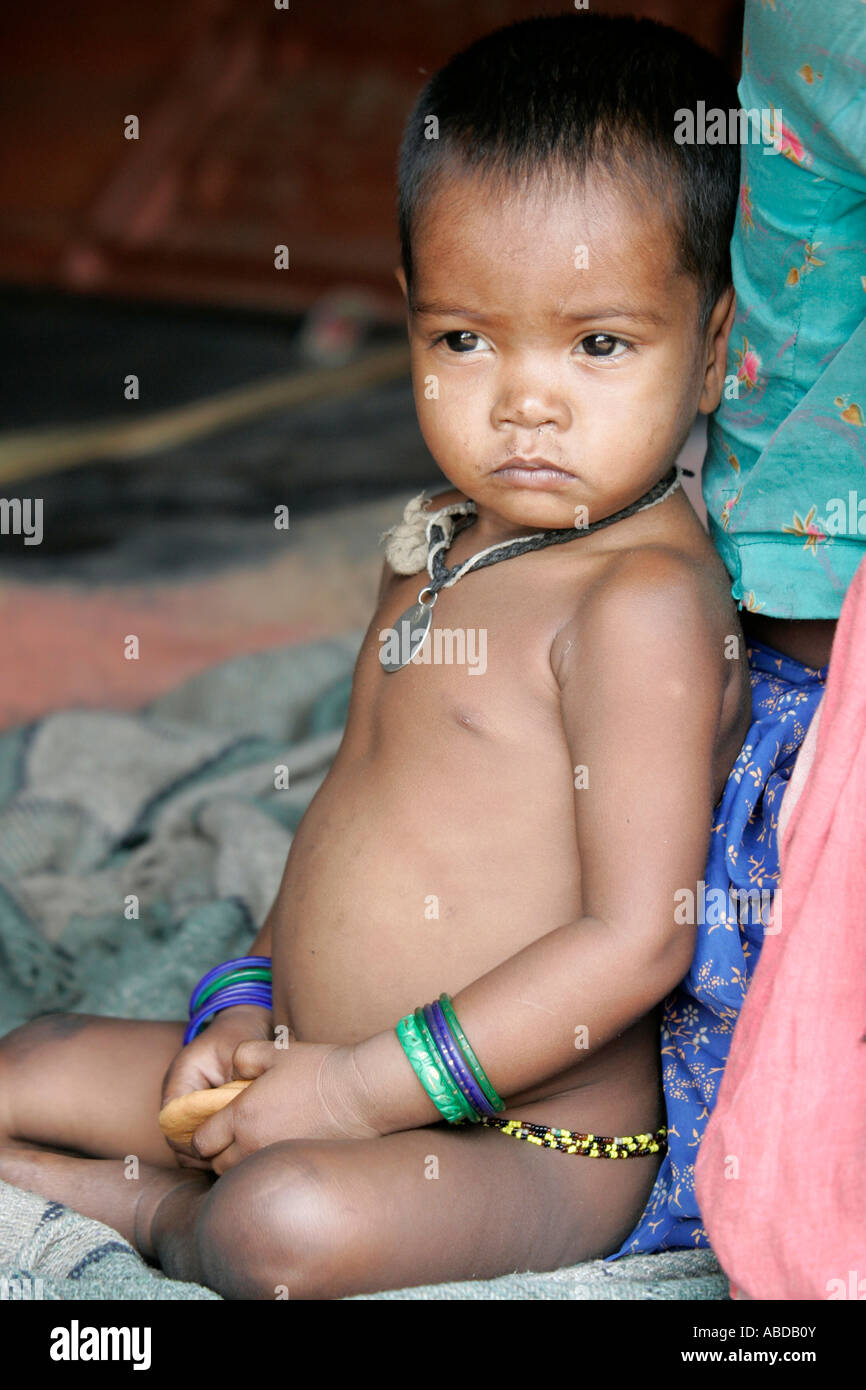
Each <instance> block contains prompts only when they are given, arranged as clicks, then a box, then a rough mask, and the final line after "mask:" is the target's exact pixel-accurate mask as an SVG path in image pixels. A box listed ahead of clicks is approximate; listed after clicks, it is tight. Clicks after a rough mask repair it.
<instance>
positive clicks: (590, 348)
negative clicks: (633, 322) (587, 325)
mask: <svg viewBox="0 0 866 1390" xmlns="http://www.w3.org/2000/svg"><path fill="white" fill-rule="evenodd" d="M580 346H581V347H582V348H585V349H586V356H587V357H622V355H623V353H625V352H629V351H630V350H631V343H627V342H625V340H624V339H622V338H615V337H614V336H613V334H612V333H589V334H588V335H587V336H586V337H585V338H581V340H580ZM617 346H619V347H620V348H621V349H622V351H621V352H615V351H614V349H615V348H616V347H617Z"/></svg>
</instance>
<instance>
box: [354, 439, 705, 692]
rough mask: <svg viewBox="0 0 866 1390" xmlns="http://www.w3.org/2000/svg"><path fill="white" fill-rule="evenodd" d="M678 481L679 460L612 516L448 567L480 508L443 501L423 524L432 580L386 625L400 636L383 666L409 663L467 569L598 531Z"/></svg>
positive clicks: (507, 544) (666, 493)
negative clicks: (446, 593)
mask: <svg viewBox="0 0 866 1390" xmlns="http://www.w3.org/2000/svg"><path fill="white" fill-rule="evenodd" d="M679 486H680V473H679V469H678V468H677V467H676V466H675V467H673V468H671V469H670V471H669V472H668V473H666V474H665V476H664V477H663V478H660V479H659V481H658V482H657V483H654V484H653V486H652V487H651V488H649V490H648V491H647V492H645V493H644V494H643V495H642V496H641V497H639V498H638V499H637V501H635V502H630V503H629V505H628V506H627V507H622V508H621V509H620V510H619V511H618V512H612V513H611V515H610V516H603V517H601V519H600V520H599V521H593V522H589V523H588V524H587V525H586V526H573V527H572V526H569V527H565V528H556V529H549V530H546V531H534V532H532V534H531V535H528V536H517V537H516V538H515V539H514V540H512V541H499V542H498V543H497V544H496V545H488V546H487V547H485V549H484V550H479V551H477V552H476V553H475V554H474V555H471V556H470V557H469V559H468V560H464V562H463V564H462V565H454V566H453V567H452V568H451V569H448V567H447V565H446V564H445V555H446V554H447V553H448V550H449V549H450V548H451V545H452V544H453V542H454V539H455V537H456V536H459V535H460V534H461V532H462V531H465V530H466V529H467V527H469V526H472V525H474V523H475V521H476V520H477V516H478V508H477V506H476V504H475V503H474V502H472V501H470V500H468V499H467V501H465V502H452V503H451V504H450V505H449V506H447V507H442V508H441V509H440V510H439V511H438V512H435V513H434V514H433V515H432V516H431V517H430V518H429V519H428V521H427V525H426V527H425V535H426V538H427V573H428V574H429V576H430V582H429V584H425V585H424V587H423V589H421V591H420V593H419V594H418V598H417V600H416V601H415V603H413V605H412V607H411V608H407V609H406V611H405V613H401V614H400V616H399V618H398V619H397V621H396V623H395V624H394V627H393V628H391V629H388V632H389V633H390V634H393V635H394V636H395V637H396V639H397V640H396V643H390V644H389V643H386V645H385V646H384V647H383V648H382V649H381V650H380V652H379V660H380V661H381V663H382V667H383V668H384V670H385V671H387V672H389V673H393V672H395V671H402V669H403V667H404V666H408V665H409V662H410V661H411V660H412V658H413V657H414V656H415V654H416V652H418V651H420V649H421V647H422V646H423V644H424V642H425V640H426V638H427V635H428V633H429V632H430V627H431V624H432V622H433V605H434V604H435V602H436V600H437V598H438V597H439V593H440V591H441V590H442V589H450V588H451V586H452V585H453V584H456V583H457V581H458V579H462V578H463V576H464V575H465V574H470V573H471V572H472V570H479V569H484V568H485V567H486V566H487V565H496V564H499V562H500V561H501V560H512V559H514V558H515V557H516V556H518V555H525V554H527V553H528V552H529V551H532V550H543V549H544V548H545V547H546V546H548V545H562V544H563V543H564V542H566V541H573V540H576V539H577V538H578V537H579V536H588V535H589V534H590V533H591V532H593V531H600V530H602V528H603V527H605V526H612V525H613V524H614V523H615V522H617V521H624V520H625V518H626V517H628V516H634V515H635V514H636V513H637V512H642V511H645V510H646V509H647V508H648V507H655V506H657V505H658V503H659V502H664V501H665V500H666V499H667V498H668V497H670V496H671V494H672V493H674V492H675V491H676V489H677V488H678V487H679ZM452 518H453V521H452ZM394 645H396V646H397V649H398V650H397V652H396V653H395V652H394V651H393V647H394Z"/></svg>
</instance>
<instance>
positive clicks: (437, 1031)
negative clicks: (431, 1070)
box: [424, 1001, 496, 1121]
mask: <svg viewBox="0 0 866 1390" xmlns="http://www.w3.org/2000/svg"><path fill="white" fill-rule="evenodd" d="M437 1004H438V1001H436V1003H433V1004H425V1005H424V1019H425V1021H426V1023H427V1027H428V1028H429V1029H430V1032H431V1033H432V1034H433V1038H434V1040H435V1042H436V1046H437V1048H438V1049H439V1052H440V1054H441V1056H442V1060H443V1062H444V1064H445V1066H446V1067H447V1069H448V1071H449V1073H450V1075H451V1079H452V1080H453V1082H454V1084H455V1085H456V1086H459V1087H460V1090H461V1091H462V1092H463V1094H464V1096H465V1097H466V1099H467V1101H468V1102H469V1104H470V1105H471V1106H472V1109H473V1110H474V1111H475V1115H476V1121H477V1120H478V1119H480V1117H481V1115H491V1116H492V1115H495V1114H496V1111H495V1110H494V1109H493V1107H492V1106H491V1104H490V1102H489V1101H488V1100H487V1097H486V1096H485V1095H484V1094H483V1092H482V1091H481V1089H480V1088H479V1086H478V1084H477V1082H476V1080H475V1078H474V1076H472V1075H471V1073H470V1071H469V1068H468V1067H467V1066H466V1063H465V1062H464V1060H463V1058H462V1057H461V1055H460V1052H459V1050H458V1048H457V1045H456V1043H455V1042H454V1039H453V1037H452V1036H451V1032H450V1030H449V1028H448V1024H447V1023H446V1021H445V1015H444V1014H443V1012H442V1007H441V1005H439V1006H438V1008H437Z"/></svg>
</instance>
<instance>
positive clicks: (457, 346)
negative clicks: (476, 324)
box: [433, 328, 484, 355]
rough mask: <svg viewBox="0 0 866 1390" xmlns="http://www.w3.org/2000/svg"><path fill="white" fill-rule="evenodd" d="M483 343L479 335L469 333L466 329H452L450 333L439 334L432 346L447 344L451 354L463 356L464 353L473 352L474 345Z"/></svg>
mask: <svg viewBox="0 0 866 1390" xmlns="http://www.w3.org/2000/svg"><path fill="white" fill-rule="evenodd" d="M483 342H484V339H483V338H482V337H481V336H480V334H478V333H470V331H469V329H468V328H457V329H453V330H452V331H451V332H450V333H440V334H439V337H438V338H437V339H436V341H435V342H434V344H433V346H434V347H435V346H436V343H447V345H448V347H449V348H450V350H451V351H452V352H458V353H463V354H464V355H465V354H466V353H471V352H473V350H474V349H475V347H476V345H477V344H478V343H483Z"/></svg>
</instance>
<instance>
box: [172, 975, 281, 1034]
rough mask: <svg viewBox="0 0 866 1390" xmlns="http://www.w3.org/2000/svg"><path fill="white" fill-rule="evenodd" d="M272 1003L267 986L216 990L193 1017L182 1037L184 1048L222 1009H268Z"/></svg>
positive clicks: (254, 985)
mask: <svg viewBox="0 0 866 1390" xmlns="http://www.w3.org/2000/svg"><path fill="white" fill-rule="evenodd" d="M272 1002H273V1001H272V997H271V990H270V988H269V986H267V985H263V984H258V983H257V984H249V985H243V984H241V985H228V986H227V987H226V988H225V989H224V990H218V991H217V993H216V994H213V995H211V997H210V999H208V1000H207V1002H206V1003H205V1004H204V1005H203V1006H202V1008H201V1009H199V1011H198V1013H196V1014H194V1015H193V1017H192V1018H191V1019H190V1021H189V1023H188V1024H187V1027H186V1031H185V1033H184V1035H183V1045H184V1047H186V1045H187V1043H189V1042H192V1040H193V1038H194V1037H195V1036H196V1034H197V1033H199V1032H200V1031H201V1028H202V1026H203V1025H204V1024H205V1023H207V1022H208V1021H209V1020H210V1019H211V1018H213V1016H214V1014H217V1013H219V1012H220V1011H221V1010H222V1009H231V1008H233V1007H234V1006H235V1005H236V1004H255V1005H257V1006H259V1007H260V1008H263V1009H270V1008H271V1005H272Z"/></svg>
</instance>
